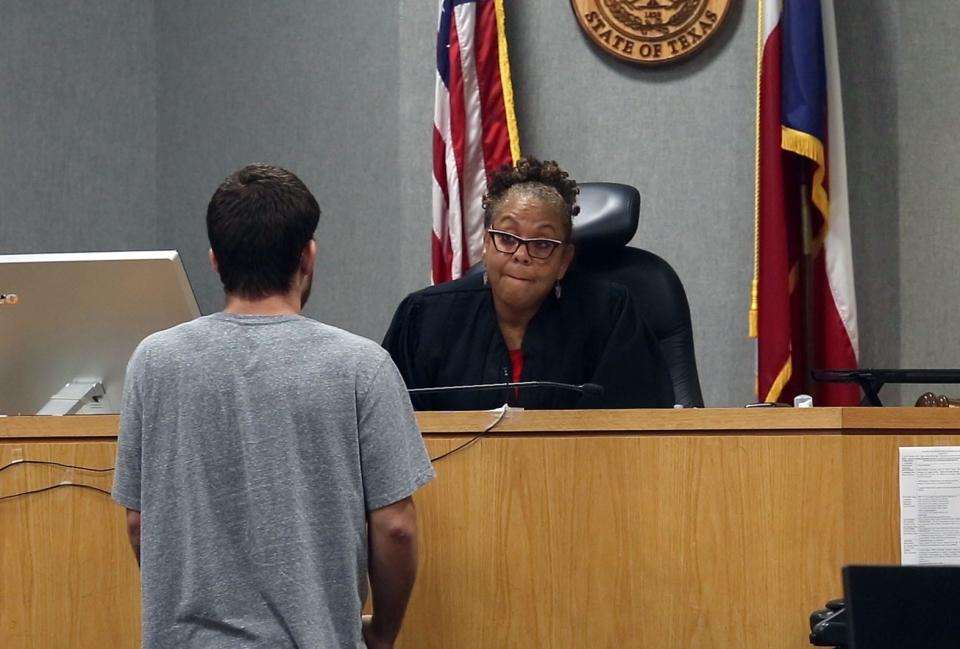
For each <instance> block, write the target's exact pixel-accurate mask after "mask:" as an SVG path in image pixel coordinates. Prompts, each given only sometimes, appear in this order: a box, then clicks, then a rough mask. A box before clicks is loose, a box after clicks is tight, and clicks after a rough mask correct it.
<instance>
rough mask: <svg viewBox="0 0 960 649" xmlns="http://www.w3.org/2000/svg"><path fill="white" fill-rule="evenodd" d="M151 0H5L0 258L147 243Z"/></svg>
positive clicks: (0, 58) (0, 35)
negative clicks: (2, 254) (13, 255)
mask: <svg viewBox="0 0 960 649" xmlns="http://www.w3.org/2000/svg"><path fill="white" fill-rule="evenodd" d="M155 69H156V56H155V49H154V25H153V2H152V1H148V0H134V1H131V0H105V1H100V2H93V1H92V0H87V1H79V2H69V3H66V2H59V1H55V0H8V1H7V2H4V4H3V18H2V19H0V88H2V92H0V152H2V156H0V196H3V200H2V201H0V253H27V252H62V251H85V250H113V249H144V248H151V247H153V246H154V245H155V239H156V232H155V229H154V223H155V217H156V197H155V184H154V178H155V175H156V155H155V154H156V76H155Z"/></svg>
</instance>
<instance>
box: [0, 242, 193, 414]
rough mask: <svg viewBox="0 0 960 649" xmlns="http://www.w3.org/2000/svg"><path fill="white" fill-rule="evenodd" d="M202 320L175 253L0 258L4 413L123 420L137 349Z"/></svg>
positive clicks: (0, 369)
mask: <svg viewBox="0 0 960 649" xmlns="http://www.w3.org/2000/svg"><path fill="white" fill-rule="evenodd" d="M199 315H200V309H199V308H198V306H197V300H196V298H195V297H194V295H193V291H192V290H191V288H190V283H189V281H188V280H187V275H186V273H185V272H184V270H183V264H182V263H181V261H180V256H179V255H178V254H177V252H176V251H175V250H158V251H145V252H84V253H66V254H41V255H0V414H2V415H33V414H74V413H80V414H86V413H96V414H101V413H116V412H119V409H120V397H121V392H122V390H123V379H124V374H125V372H126V366H127V361H128V360H129V358H130V354H132V353H133V350H134V349H135V348H136V346H137V344H138V343H139V342H140V341H141V340H143V339H144V338H145V337H146V336H148V335H149V334H151V333H154V332H156V331H160V330H162V329H167V328H169V327H172V326H174V325H176V324H179V323H181V322H186V321H188V320H192V319H193V318H196V317H197V316H199Z"/></svg>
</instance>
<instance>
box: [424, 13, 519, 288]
mask: <svg viewBox="0 0 960 649" xmlns="http://www.w3.org/2000/svg"><path fill="white" fill-rule="evenodd" d="M519 156H520V140H519V137H518V135H517V123H516V117H515V115H514V110H513V88H512V86H511V83H510V63H509V60H508V57H507V41H506V36H505V34H504V13H503V0H441V2H440V21H439V26H438V28H437V88H436V99H435V105H434V116H433V180H434V183H433V237H432V239H433V246H432V247H433V282H434V283H435V284H439V283H440V282H445V281H447V280H451V279H456V278H457V277H460V276H461V275H462V274H463V272H464V271H465V270H467V269H468V268H469V267H470V266H472V265H473V264H475V263H476V262H478V261H479V260H480V253H481V250H482V248H483V208H482V206H481V201H482V199H483V194H484V193H485V192H486V189H487V178H488V177H489V176H490V175H491V174H493V173H494V172H496V171H498V170H499V169H500V167H501V166H502V165H504V164H511V163H512V162H513V161H514V160H515V159H516V158H518V157H519Z"/></svg>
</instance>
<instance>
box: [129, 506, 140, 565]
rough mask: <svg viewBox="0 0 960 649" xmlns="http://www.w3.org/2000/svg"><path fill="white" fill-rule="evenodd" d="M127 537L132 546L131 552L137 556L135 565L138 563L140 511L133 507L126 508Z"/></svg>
mask: <svg viewBox="0 0 960 649" xmlns="http://www.w3.org/2000/svg"><path fill="white" fill-rule="evenodd" d="M127 538H129V539H130V547H131V548H133V554H134V555H135V556H136V557H137V565H138V566H139V565H140V512H138V511H137V510H135V509H128V510H127Z"/></svg>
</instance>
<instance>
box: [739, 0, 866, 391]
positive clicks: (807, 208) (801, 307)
mask: <svg viewBox="0 0 960 649" xmlns="http://www.w3.org/2000/svg"><path fill="white" fill-rule="evenodd" d="M760 12H761V13H760V64H759V76H758V86H759V87H758V107H757V117H758V120H757V134H758V138H757V230H756V248H757V257H756V273H755V279H754V286H753V299H752V305H751V310H752V312H753V313H751V316H752V317H751V333H752V334H753V335H756V336H757V339H758V340H757V392H758V396H759V397H760V398H761V399H763V400H764V401H785V400H787V401H789V400H790V399H791V398H792V397H793V396H795V395H796V394H797V393H799V392H804V391H806V388H805V387H804V386H805V384H806V385H808V386H810V387H812V385H811V384H810V383H809V382H808V376H809V371H810V370H811V369H840V368H843V369H847V368H855V367H856V366H857V356H858V349H857V305H856V295H855V292H854V285H853V261H852V254H851V246H850V213H849V206H848V202H847V178H846V155H845V151H844V138H843V107H842V105H841V101H840V76H839V66H838V62H837V40H836V24H835V21H834V12H833V0H760ZM801 186H803V187H805V190H804V191H805V193H806V198H805V199H804V200H803V201H801V200H799V197H800V195H801V193H800V192H801ZM805 224H806V225H805ZM813 396H814V400H815V402H816V403H817V404H818V405H835V406H839V405H856V404H857V402H858V401H859V389H858V388H857V387H856V386H853V385H844V384H837V383H831V384H824V385H821V386H819V387H818V388H817V394H816V395H813Z"/></svg>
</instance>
